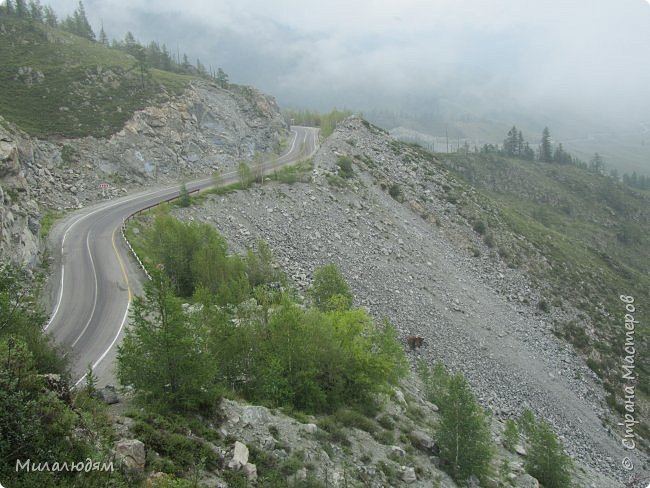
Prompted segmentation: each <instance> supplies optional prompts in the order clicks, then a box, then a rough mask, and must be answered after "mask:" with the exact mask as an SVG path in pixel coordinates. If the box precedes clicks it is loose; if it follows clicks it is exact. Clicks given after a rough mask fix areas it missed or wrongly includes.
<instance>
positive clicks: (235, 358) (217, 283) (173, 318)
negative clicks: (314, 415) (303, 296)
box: [118, 214, 407, 412]
mask: <svg viewBox="0 0 650 488" xmlns="http://www.w3.org/2000/svg"><path fill="white" fill-rule="evenodd" d="M136 241H137V242H138V243H139V244H137V246H138V247H139V248H141V249H148V250H149V253H150V257H149V258H148V260H147V261H148V262H150V263H151V262H154V263H155V262H158V263H162V264H163V266H159V267H158V268H159V269H160V270H163V271H162V272H158V271H154V279H153V280H152V282H151V283H150V284H148V285H147V287H146V290H145V296H144V297H143V298H138V299H137V300H136V301H135V303H134V308H133V325H132V326H131V328H130V329H129V330H128V331H127V333H126V336H125V338H124V341H123V343H122V346H121V347H120V348H119V354H118V377H119V379H120V381H121V382H122V383H123V384H125V385H132V386H134V387H135V390H136V392H137V393H138V394H139V396H140V398H141V399H143V400H144V401H146V402H148V403H150V404H152V405H153V404H157V405H161V406H165V407H167V408H169V409H171V410H175V411H189V410H203V409H205V408H208V407H209V406H210V405H213V404H214V398H215V396H216V395H217V393H218V392H223V391H224V390H230V391H235V392H237V393H238V394H240V395H243V396H244V397H245V398H247V399H248V400H250V401H252V402H256V403H262V404H266V405H270V406H287V407H290V408H293V409H299V410H303V411H307V412H323V411H333V410H336V409H337V408H338V407H340V406H345V405H352V406H354V405H361V404H364V403H367V402H369V401H371V400H372V398H373V395H374V394H375V393H377V392H385V391H388V388H389V387H390V386H391V385H395V384H396V383H397V381H398V380H399V378H400V377H401V376H403V374H404V373H405V372H406V370H407V365H406V362H405V359H404V353H403V348H402V346H401V345H400V344H399V342H398V340H397V337H396V332H395V329H394V328H393V327H392V326H391V325H390V324H388V323H383V324H375V323H374V321H373V320H372V318H371V317H370V316H369V315H368V314H367V313H366V312H365V311H363V310H361V309H351V308H350V307H351V303H352V295H351V293H350V291H349V287H348V285H347V283H345V281H344V280H343V278H342V277H341V275H340V272H339V271H338V269H336V267H334V266H332V265H327V266H324V267H323V268H320V269H318V270H316V272H315V274H314V276H315V278H314V287H313V289H312V290H311V291H310V296H311V297H312V300H313V301H314V304H315V305H316V306H315V307H314V308H308V307H305V306H304V305H302V304H301V303H299V302H298V300H297V299H296V298H295V297H294V296H293V295H292V293H291V291H290V290H289V289H288V288H287V286H286V283H285V281H286V280H285V279H284V278H283V277H282V276H280V274H279V272H278V271H277V270H276V269H275V267H274V266H273V264H272V255H271V252H270V249H269V247H268V245H267V244H266V243H264V242H260V243H258V245H257V250H255V251H253V250H249V251H248V252H247V253H246V255H245V256H244V257H239V256H236V255H228V254H227V248H226V244H225V241H224V239H223V237H221V236H220V235H219V234H218V233H217V232H216V231H215V230H214V229H212V228H211V227H209V226H207V225H204V224H196V223H189V224H186V223H182V222H180V221H178V220H176V219H174V218H173V217H171V216H169V215H164V214H160V215H157V216H156V217H155V219H154V220H153V222H152V223H151V225H150V227H148V228H146V229H145V230H143V231H142V230H141V231H140V233H139V237H138V238H137V239H136ZM153 269H156V268H155V267H154V268H153ZM175 293H177V294H180V295H183V296H186V297H188V298H189V297H190V295H192V296H191V300H190V301H191V302H192V305H191V306H190V307H189V308H188V307H185V308H184V307H182V306H181V301H180V299H179V298H178V297H177V296H175Z"/></svg>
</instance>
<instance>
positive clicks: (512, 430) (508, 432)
mask: <svg viewBox="0 0 650 488" xmlns="http://www.w3.org/2000/svg"><path fill="white" fill-rule="evenodd" d="M518 443H519V428H518V427H517V423H516V422H515V421H514V420H512V419H507V420H506V425H505V428H504V430H503V447H505V448H506V449H507V450H508V451H510V452H514V450H515V446H516V445H517V444H518Z"/></svg>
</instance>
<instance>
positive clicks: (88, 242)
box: [72, 232, 99, 347]
mask: <svg viewBox="0 0 650 488" xmlns="http://www.w3.org/2000/svg"><path fill="white" fill-rule="evenodd" d="M90 234H91V233H90V232H88V234H87V235H86V249H87V250H88V256H90V266H91V268H92V271H93V278H94V279H95V297H94V299H93V309H92V310H91V312H90V317H88V321H87V322H86V325H85V326H84V328H83V330H82V331H81V334H79V337H77V338H76V339H75V341H74V342H73V343H72V347H74V346H76V345H77V342H79V339H81V336H82V335H84V334H85V333H86V331H87V330H88V326H89V325H90V322H92V320H93V317H94V316H95V309H96V308H97V295H98V291H99V283H98V282H97V270H96V269H95V260H94V259H93V253H92V252H90Z"/></svg>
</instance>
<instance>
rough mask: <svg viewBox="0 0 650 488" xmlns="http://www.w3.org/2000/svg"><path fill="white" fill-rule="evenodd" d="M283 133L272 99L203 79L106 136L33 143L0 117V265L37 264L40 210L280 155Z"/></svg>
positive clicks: (76, 204) (84, 202) (57, 209)
mask: <svg viewBox="0 0 650 488" xmlns="http://www.w3.org/2000/svg"><path fill="white" fill-rule="evenodd" d="M286 136H287V127H286V124H285V123H284V121H283V120H282V117H281V115H280V111H279V108H278V106H277V104H276V103H275V101H274V100H273V99H272V98H270V97H267V96H266V95H263V94H262V93H260V92H258V91H256V90H254V89H252V88H248V87H239V86H232V87H230V88H229V89H224V88H220V87H218V86H217V85H215V84H213V83H209V82H206V81H195V82H192V83H191V84H190V85H189V87H188V88H187V90H186V91H185V93H184V94H183V95H182V96H179V97H177V98H175V99H172V100H170V101H169V102H168V103H165V104H163V105H159V106H155V107H149V108H146V109H145V110H142V111H139V112H137V113H135V114H134V116H133V117H132V118H131V119H130V120H129V121H128V122H127V123H126V125H125V127H124V128H123V129H122V130H121V131H120V132H118V133H117V134H114V135H113V136H111V137H110V138H108V139H98V138H94V137H86V138H82V139H61V138H56V137H53V138H50V140H47V141H45V140H39V139H35V138H31V137H29V136H28V135H27V134H25V133H24V132H21V131H20V130H18V129H17V128H16V127H14V126H13V125H12V124H10V123H9V122H7V121H5V120H4V119H2V118H1V117H0V232H1V235H2V239H1V240H0V260H1V261H6V260H17V261H20V262H25V263H29V264H30V265H34V264H36V262H37V261H38V254H39V248H40V246H39V240H40V239H39V235H40V231H41V219H42V217H43V215H44V214H45V212H47V211H55V212H62V211H66V210H70V209H75V208H81V207H83V206H85V205H88V204H91V203H93V202H95V201H98V200H101V199H104V198H112V197H115V196H118V195H121V194H124V193H126V192H127V191H128V190H129V189H135V188H137V187H139V186H142V185H144V184H147V185H151V184H156V183H160V184H163V183H165V182H171V181H178V180H179V179H189V178H192V177H194V176H198V175H210V174H212V173H214V172H219V171H227V170H229V169H232V168H234V167H235V166H236V164H237V161H239V160H240V159H251V158H252V157H254V156H255V155H256V154H257V153H271V152H273V151H277V150H279V147H280V143H281V141H282V139H283V138H285V137H286ZM101 183H106V184H107V185H108V188H106V189H101V188H100V184H101Z"/></svg>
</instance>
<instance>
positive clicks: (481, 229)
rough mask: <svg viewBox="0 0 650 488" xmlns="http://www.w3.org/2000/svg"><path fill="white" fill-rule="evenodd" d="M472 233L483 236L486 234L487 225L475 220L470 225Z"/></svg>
mask: <svg viewBox="0 0 650 488" xmlns="http://www.w3.org/2000/svg"><path fill="white" fill-rule="evenodd" d="M472 228H473V229H474V231H475V232H476V233H478V234H480V235H484V234H485V232H487V224H486V223H485V222H484V221H482V220H477V221H475V222H474V224H473V225H472Z"/></svg>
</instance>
